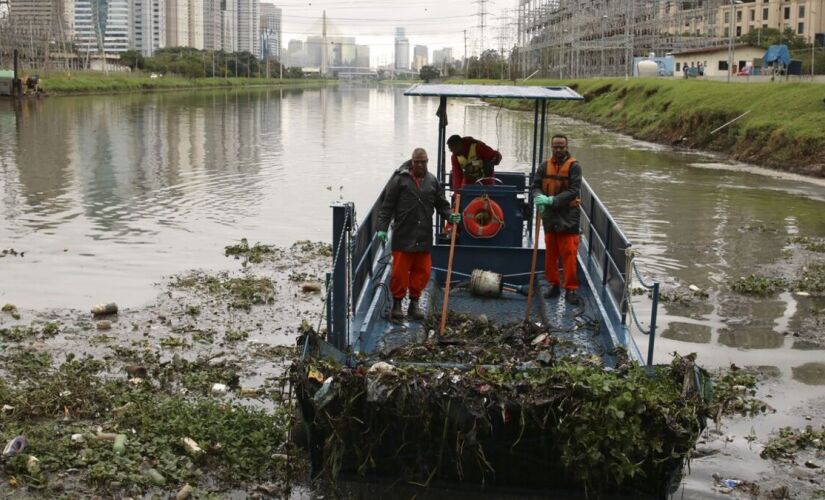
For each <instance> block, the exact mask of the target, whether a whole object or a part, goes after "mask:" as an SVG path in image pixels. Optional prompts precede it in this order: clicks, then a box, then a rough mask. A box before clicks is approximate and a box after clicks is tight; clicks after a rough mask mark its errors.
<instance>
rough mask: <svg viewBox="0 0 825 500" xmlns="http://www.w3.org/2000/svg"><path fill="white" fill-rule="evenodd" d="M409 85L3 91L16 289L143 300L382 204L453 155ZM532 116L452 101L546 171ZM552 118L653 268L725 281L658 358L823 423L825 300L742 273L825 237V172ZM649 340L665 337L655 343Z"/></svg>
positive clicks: (4, 164) (5, 182) (675, 278)
mask: <svg viewBox="0 0 825 500" xmlns="http://www.w3.org/2000/svg"><path fill="white" fill-rule="evenodd" d="M402 91H403V88H398V87H387V86H380V87H358V86H354V87H350V86H342V87H340V88H325V89H316V90H293V91H281V90H261V89H258V90H218V91H209V92H196V93H188V92H181V93H177V92H176V93H158V94H147V95H133V96H90V97H71V98H69V97H66V98H50V99H44V100H30V101H24V102H22V103H19V104H14V103H12V102H10V101H8V100H3V101H0V218H1V219H2V224H0V249H10V248H13V249H15V250H16V251H18V252H25V255H23V256H8V257H4V258H2V259H0V276H2V280H1V281H0V302H3V303H5V302H12V303H15V304H16V305H17V306H18V307H21V308H31V309H38V308H47V307H77V308H87V307H88V306H89V305H90V304H91V303H94V302H100V301H110V300H114V301H116V302H118V303H119V304H122V305H125V306H139V305H141V304H143V303H145V302H147V301H148V300H150V299H151V298H152V297H153V296H154V295H155V293H156V289H154V288H153V287H152V284H153V283H155V282H157V281H159V280H160V279H161V278H162V277H163V276H167V275H170V274H173V273H176V272H180V271H184V270H188V269H192V268H204V269H210V270H214V269H222V268H224V267H227V266H231V265H233V263H231V262H228V261H227V259H225V258H224V257H223V256H222V251H223V247H224V246H225V245H227V244H229V243H232V242H235V241H237V240H238V239H240V238H242V237H247V238H249V239H250V240H251V242H254V241H261V242H267V243H276V244H283V245H287V244H290V243H291V242H293V241H295V240H298V239H312V240H328V239H329V238H330V231H331V228H330V210H329V208H328V207H329V204H330V203H331V202H333V201H335V200H338V199H347V200H352V201H354V202H355V203H356V207H360V208H361V209H362V210H366V209H367V208H368V207H369V206H370V204H371V203H372V201H373V200H374V198H375V196H376V194H377V190H378V189H379V188H380V187H381V186H382V185H383V183H384V182H385V180H386V178H387V177H388V176H389V175H390V173H391V171H392V170H393V169H394V168H395V167H396V166H397V165H398V164H400V163H401V162H402V161H403V160H404V159H406V158H407V157H408V156H409V153H410V151H411V150H412V149H413V148H414V147H417V146H423V147H425V148H427V149H428V150H429V151H430V157H431V168H433V169H434V168H435V154H436V152H435V151H436V150H435V138H436V119H435V116H434V114H435V110H436V105H437V101H436V100H435V99H426V98H408V97H404V96H403V95H402ZM531 126H532V114H524V113H516V112H510V111H507V110H500V109H497V108H495V107H492V106H486V105H481V104H478V103H473V102H454V103H453V104H452V105H451V106H450V107H449V126H448V134H453V133H461V134H468V135H473V136H475V137H479V138H482V139H483V140H485V141H486V142H487V143H488V144H490V145H492V146H494V147H496V148H498V149H500V150H501V151H502V153H503V154H504V161H503V164H502V166H501V167H499V168H500V169H501V170H517V171H527V170H528V169H529V161H530V154H531V149H530V144H531V140H532V133H531ZM550 131H551V132H552V133H556V132H563V133H566V134H567V135H569V136H570V137H571V150H572V152H573V154H574V155H575V156H577V157H578V158H579V160H580V162H581V164H582V165H583V168H584V171H585V177H586V178H587V179H588V181H589V182H590V183H591V184H592V185H593V187H594V188H595V190H596V191H597V193H599V195H600V196H601V198H602V199H603V200H604V202H605V203H606V205H607V206H608V207H609V209H610V210H611V211H612V212H613V214H614V215H615V217H616V218H617V220H618V221H619V222H620V223H621V225H622V226H623V228H624V230H625V232H626V233H627V235H628V236H629V237H630V239H631V240H632V241H633V242H634V244H635V246H636V247H637V249H638V250H639V252H640V260H641V262H642V264H643V268H644V270H645V271H646V272H647V273H648V277H649V278H655V279H657V280H659V281H661V282H663V283H664V284H666V285H668V286H674V287H675V286H678V287H686V286H687V285H688V284H694V285H696V286H698V287H700V288H702V289H703V290H706V291H707V292H708V293H709V294H710V297H709V298H708V299H705V300H701V301H698V302H695V303H691V304H689V305H687V306H685V305H678V304H665V305H664V306H663V311H661V312H662V314H660V317H659V320H660V329H659V331H660V333H661V334H662V337H660V338H659V339H658V340H657V348H656V359H657V360H659V361H665V360H667V359H668V353H671V352H673V351H679V352H683V353H684V352H691V351H696V352H698V353H699V359H700V362H702V363H703V364H705V365H706V366H711V367H716V366H727V365H728V364H730V363H734V362H735V363H736V364H737V365H740V366H746V365H768V366H773V367H776V368H777V369H778V372H779V374H780V375H779V378H778V379H777V382H776V383H775V384H773V385H771V386H769V387H768V389H767V391H768V392H770V393H771V395H772V399H771V401H770V402H771V404H774V405H775V406H776V407H777V408H779V409H780V410H781V411H780V414H779V416H771V417H766V418H763V419H761V420H759V421H758V422H757V423H756V424H754V425H755V427H756V430H757V431H758V432H760V434H764V435H765V437H766V436H767V433H768V432H769V431H770V430H771V429H772V428H775V427H777V426H778V425H779V424H780V423H783V424H790V425H800V424H803V423H810V422H805V421H804V419H802V415H803V414H805V408H806V405H808V404H809V402H810V401H814V400H815V398H823V397H825V364H823V360H825V356H824V355H823V352H822V350H818V349H809V348H808V347H809V345H808V344H806V343H804V342H801V341H799V340H798V339H797V338H796V337H794V335H793V334H794V333H795V332H797V331H798V330H799V329H800V328H804V327H806V325H808V324H809V322H808V323H806V322H805V319H806V318H807V317H809V316H810V315H811V314H812V311H816V310H818V309H819V310H821V309H823V308H825V303H823V301H822V300H817V299H812V298H800V297H798V296H796V295H793V294H790V293H783V294H781V295H779V296H778V297H775V298H771V299H764V300H758V299H743V298H741V297H737V296H735V295H733V294H731V293H730V292H729V286H728V285H729V283H730V281H731V280H733V279H735V278H736V277H739V276H743V275H746V274H749V273H752V272H759V271H761V270H763V269H766V268H767V267H768V266H773V265H776V264H777V263H781V262H782V260H783V259H784V258H785V255H784V254H783V252H784V250H785V249H786V247H787V241H788V238H789V237H790V236H793V235H801V236H825V217H822V213H825V184H823V183H822V182H817V181H814V180H810V179H803V178H798V177H794V176H783V175H780V174H778V173H776V172H772V171H765V170H761V169H755V168H752V167H747V166H742V165H735V164H731V163H729V162H725V161H722V160H720V159H718V158H715V157H713V156H710V155H703V154H698V153H689V152H679V151H674V150H672V149H670V148H665V147H661V146H655V145H650V144H645V143H640V142H638V141H633V140H631V139H628V138H626V137H622V136H618V135H615V134H612V133H608V132H605V131H604V130H601V129H599V128H597V127H592V126H590V125H587V124H583V123H581V122H576V121H573V120H567V119H561V118H553V119H552V120H551V126H550ZM642 302H643V301H642ZM639 307H640V309H641V310H642V312H644V307H645V304H644V303H640V304H639ZM819 314H822V313H821V312H820V313H819ZM637 338H638V340H639V342H640V344H642V349H643V350H645V349H646V347H645V345H646V338H644V337H642V336H637ZM817 418H821V417H817ZM814 423H817V422H814ZM820 423H821V422H820Z"/></svg>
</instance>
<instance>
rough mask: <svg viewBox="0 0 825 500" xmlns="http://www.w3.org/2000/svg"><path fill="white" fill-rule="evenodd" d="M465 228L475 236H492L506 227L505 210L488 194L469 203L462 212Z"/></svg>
mask: <svg viewBox="0 0 825 500" xmlns="http://www.w3.org/2000/svg"><path fill="white" fill-rule="evenodd" d="M461 219H462V220H463V221H464V229H465V230H467V233H469V235H470V236H472V237H473V238H492V237H493V236H495V235H497V234H498V232H499V231H501V228H502V227H504V211H503V210H502V209H501V206H500V205H499V204H498V203H496V202H495V201H493V200H491V199H490V198H489V197H488V196H487V195H484V196H479V197H477V198H475V199H474V200H473V201H471V202H470V203H469V204H467V207H466V208H465V209H464V212H463V213H462V216H461Z"/></svg>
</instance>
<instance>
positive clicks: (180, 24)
mask: <svg viewBox="0 0 825 500" xmlns="http://www.w3.org/2000/svg"><path fill="white" fill-rule="evenodd" d="M203 2H204V0H166V44H167V46H168V47H193V48H196V49H203V47H204V43H203V32H204V19H203V14H204V5H203Z"/></svg>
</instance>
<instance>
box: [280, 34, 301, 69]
mask: <svg viewBox="0 0 825 500" xmlns="http://www.w3.org/2000/svg"><path fill="white" fill-rule="evenodd" d="M305 60H306V48H305V46H304V42H303V41H301V40H290V41H289V44H288V45H287V49H286V62H285V63H284V64H286V65H287V66H297V67H299V68H300V67H303V66H305V65H306V62H305Z"/></svg>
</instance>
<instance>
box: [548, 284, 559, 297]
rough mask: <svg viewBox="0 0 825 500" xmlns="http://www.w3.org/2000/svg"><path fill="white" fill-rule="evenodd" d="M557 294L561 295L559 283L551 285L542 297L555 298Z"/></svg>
mask: <svg viewBox="0 0 825 500" xmlns="http://www.w3.org/2000/svg"><path fill="white" fill-rule="evenodd" d="M559 295H561V287H560V286H559V285H553V286H551V287H550V289H549V290H547V292H545V294H544V298H546V299H555V298H556V297H558V296H559Z"/></svg>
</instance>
